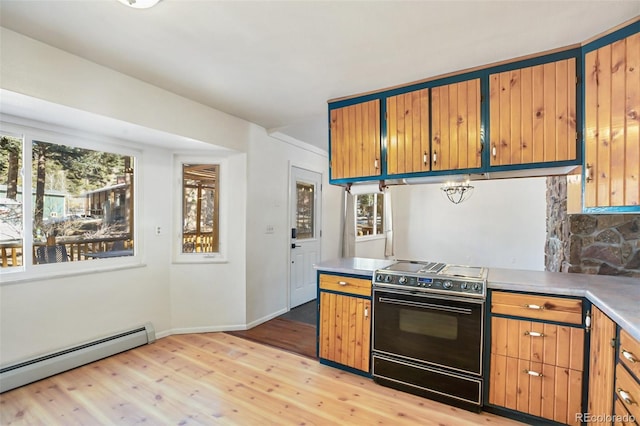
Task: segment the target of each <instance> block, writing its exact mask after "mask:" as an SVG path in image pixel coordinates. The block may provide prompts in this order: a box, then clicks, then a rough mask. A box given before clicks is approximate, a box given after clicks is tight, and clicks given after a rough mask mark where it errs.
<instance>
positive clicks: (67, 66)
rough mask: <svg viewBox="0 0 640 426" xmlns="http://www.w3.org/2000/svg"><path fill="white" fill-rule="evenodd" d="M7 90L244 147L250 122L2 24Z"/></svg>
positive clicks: (0, 70)
mask: <svg viewBox="0 0 640 426" xmlns="http://www.w3.org/2000/svg"><path fill="white" fill-rule="evenodd" d="M0 51H2V58H1V60H0V75H1V76H2V81H1V82H0V84H1V85H2V88H3V89H6V90H10V91H13V92H17V93H21V94H24V95H28V96H33V97H35V98H39V99H45V100H47V101H50V102H54V103H56V104H60V105H65V106H68V107H72V108H76V109H79V110H82V111H88V112H92V113H95V114H100V115H103V116H107V117H111V118H115V119H118V120H122V121H127V122H130V123H134V124H137V125H140V126H144V127H149V128H152V129H156V130H161V131H164V132H168V133H172V134H175V135H180V136H185V137H189V138H192V139H195V140H199V141H203V142H208V143H211V144H215V145H219V146H224V147H226V148H230V149H235V150H239V151H244V150H246V144H247V140H248V131H249V126H248V124H249V123H248V122H247V121H244V120H240V119H238V118H236V117H233V116H231V115H229V114H225V113H223V112H220V111H218V110H215V109H212V108H209V107H206V106H204V105H202V104H199V103H197V102H193V101H191V100H189V99H186V98H183V97H181V96H178V95H176V94H173V93H171V92H168V91H166V90H163V89H160V88H158V87H156V86H152V85H150V84H148V83H144V82H142V81H140V80H136V79H134V78H131V77H129V76H126V75H124V74H121V73H119V72H116V71H113V70H111V69H109V68H106V67H103V66H100V65H98V64H96V63H94V62H90V61H87V60H85V59H82V58H80V57H78V56H75V55H72V54H70V53H67V52H65V51H63V50H60V49H56V48H54V47H51V46H49V45H46V44H44V43H41V42H39V41H36V40H33V39H31V38H28V37H25V36H23V35H21V34H18V33H16V32H13V31H10V30H7V29H6V28H2V27H0Z"/></svg>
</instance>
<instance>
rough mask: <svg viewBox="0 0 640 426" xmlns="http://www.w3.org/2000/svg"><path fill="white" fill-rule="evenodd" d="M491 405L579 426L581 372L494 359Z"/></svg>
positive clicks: (534, 363)
mask: <svg viewBox="0 0 640 426" xmlns="http://www.w3.org/2000/svg"><path fill="white" fill-rule="evenodd" d="M489 403H491V404H494V405H498V406H501V407H506V408H510V409H512V410H517V411H520V412H523V413H528V414H531V415H534V416H538V417H544V418H546V419H550V420H555V421H557V422H560V423H567V424H579V423H580V422H579V421H578V419H577V418H576V413H581V412H582V409H581V407H582V372H581V371H576V370H571V369H565V368H562V367H556V366H553V365H548V364H543V363H540V362H533V361H526V360H522V359H518V358H511V357H507V356H502V355H495V354H492V355H491V370H490V376H489Z"/></svg>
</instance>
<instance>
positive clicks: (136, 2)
mask: <svg viewBox="0 0 640 426" xmlns="http://www.w3.org/2000/svg"><path fill="white" fill-rule="evenodd" d="M118 1H119V2H120V3H122V4H124V5H126V6H129V7H132V8H134V9H149V8H150V7H153V6H155V5H156V4H158V3H159V2H160V0H118Z"/></svg>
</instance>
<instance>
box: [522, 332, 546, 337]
mask: <svg viewBox="0 0 640 426" xmlns="http://www.w3.org/2000/svg"><path fill="white" fill-rule="evenodd" d="M524 335H525V336H531V337H544V333H538V332H537V331H525V332H524Z"/></svg>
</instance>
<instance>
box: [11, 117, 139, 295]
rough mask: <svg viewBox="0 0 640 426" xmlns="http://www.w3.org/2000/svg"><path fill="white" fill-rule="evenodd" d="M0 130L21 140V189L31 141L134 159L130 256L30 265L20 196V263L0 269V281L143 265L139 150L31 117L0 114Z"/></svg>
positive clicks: (29, 232) (28, 207) (27, 221)
mask: <svg viewBox="0 0 640 426" xmlns="http://www.w3.org/2000/svg"><path fill="white" fill-rule="evenodd" d="M0 133H3V134H8V135H11V136H16V137H19V138H22V139H23V146H22V167H21V171H20V173H21V174H22V186H23V188H32V187H33V186H32V178H31V168H32V159H31V155H32V143H33V141H41V142H47V143H53V144H59V145H67V146H73V147H77V148H84V149H91V150H96V151H103V152H112V153H115V154H120V155H125V156H131V157H133V158H134V164H133V168H134V174H133V188H134V197H135V198H134V203H133V210H134V211H133V216H134V218H133V221H134V222H133V223H134V226H133V229H134V231H133V235H132V238H133V241H134V242H135V250H134V255H133V256H124V257H113V258H108V259H100V260H99V261H96V260H85V261H78V262H75V261H74V262H63V263H50V264H42V265H34V264H33V253H32V250H31V247H32V246H33V217H32V210H33V208H32V207H33V202H32V199H31V197H23V203H22V209H23V210H22V218H23V233H24V234H23V235H24V238H23V253H22V257H23V258H22V266H17V267H12V268H0V277H1V280H0V281H1V282H2V283H3V284H4V283H15V282H21V281H35V280H41V279H49V278H60V277H67V276H74V275H88V274H94V273H96V272H101V271H111V270H117V269H127V268H132V267H140V266H142V265H143V262H142V258H143V256H142V253H143V243H142V234H141V233H140V232H139V231H138V229H139V228H140V226H138V225H139V222H140V219H139V218H140V211H141V210H140V209H141V206H142V205H143V203H144V202H143V199H142V194H140V192H141V191H139V190H138V189H139V182H141V174H142V170H141V167H140V165H141V164H142V163H143V161H142V152H141V151H139V150H135V149H131V148H130V147H129V146H127V145H126V142H125V141H120V140H117V139H114V138H106V137H104V138H103V137H102V136H100V135H97V134H91V133H85V132H81V131H75V130H74V129H66V128H62V127H59V126H55V125H51V124H46V123H40V122H36V121H32V120H26V119H20V118H18V117H7V116H0Z"/></svg>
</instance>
